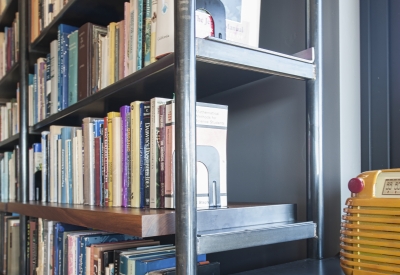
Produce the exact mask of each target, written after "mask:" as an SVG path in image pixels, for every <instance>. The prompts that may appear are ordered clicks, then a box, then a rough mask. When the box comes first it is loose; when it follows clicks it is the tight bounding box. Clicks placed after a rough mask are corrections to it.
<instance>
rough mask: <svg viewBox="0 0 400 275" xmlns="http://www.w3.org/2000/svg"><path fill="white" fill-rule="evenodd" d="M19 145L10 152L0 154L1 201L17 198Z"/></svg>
mask: <svg viewBox="0 0 400 275" xmlns="http://www.w3.org/2000/svg"><path fill="white" fill-rule="evenodd" d="M18 158H19V147H18V146H15V149H14V150H13V151H12V152H4V153H2V154H0V182H1V188H0V197H1V201H9V200H10V201H15V200H17V198H18V195H17V194H18V187H17V186H18V182H17V181H18V171H19V161H18Z"/></svg>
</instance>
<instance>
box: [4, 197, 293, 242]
mask: <svg viewBox="0 0 400 275" xmlns="http://www.w3.org/2000/svg"><path fill="white" fill-rule="evenodd" d="M7 211H8V212H12V213H20V214H22V215H26V216H32V217H41V218H45V219H49V220H54V221H60V222H65V223H70V224H76V225H80V226H85V227H89V228H96V229H100V230H105V231H110V232H116V233H122V234H130V235H135V236H140V237H154V236H162V235H171V234H174V233H175V211H174V210H170V209H138V208H121V207H95V206H84V205H68V204H56V203H40V202H29V203H19V202H9V203H7ZM295 216H296V206H295V205H293V204H282V205H260V204H258V205H254V204H240V205H238V204H236V205H235V204H233V205H230V206H229V208H226V209H211V210H199V211H198V213H197V218H198V219H197V223H198V230H201V231H203V232H210V231H215V230H224V229H226V228H233V227H237V226H238V225H245V226H253V227H254V226H257V225H259V224H261V223H266V222H271V223H276V222H293V221H294V220H295V218H296V217H295ZM233 217H235V218H233Z"/></svg>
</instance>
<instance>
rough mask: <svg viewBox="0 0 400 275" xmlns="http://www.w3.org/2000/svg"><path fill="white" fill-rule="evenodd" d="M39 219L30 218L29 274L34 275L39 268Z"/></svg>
mask: <svg viewBox="0 0 400 275" xmlns="http://www.w3.org/2000/svg"><path fill="white" fill-rule="evenodd" d="M37 223H38V221H37V218H29V240H30V245H29V255H30V263H29V274H30V275H33V274H34V272H35V271H36V268H37V257H38V255H37V252H38V231H37Z"/></svg>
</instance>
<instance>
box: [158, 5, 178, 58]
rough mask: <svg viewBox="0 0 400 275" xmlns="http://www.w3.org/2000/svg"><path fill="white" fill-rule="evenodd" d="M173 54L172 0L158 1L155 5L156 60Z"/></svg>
mask: <svg viewBox="0 0 400 275" xmlns="http://www.w3.org/2000/svg"><path fill="white" fill-rule="evenodd" d="M172 52H174V0H159V1H158V5H157V25H156V52H155V55H156V58H160V57H162V56H164V55H166V54H168V53H172Z"/></svg>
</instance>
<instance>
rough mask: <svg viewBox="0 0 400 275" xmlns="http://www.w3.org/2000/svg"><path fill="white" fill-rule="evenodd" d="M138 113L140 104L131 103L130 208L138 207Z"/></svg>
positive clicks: (137, 102) (136, 102)
mask: <svg viewBox="0 0 400 275" xmlns="http://www.w3.org/2000/svg"><path fill="white" fill-rule="evenodd" d="M139 111H140V102H139V101H135V102H132V103H131V127H132V129H131V151H132V153H131V154H132V159H131V167H132V169H131V182H132V188H131V192H132V193H131V197H132V198H131V205H132V207H140V171H139V168H140V167H139V166H140V164H139V160H140V155H139Z"/></svg>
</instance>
